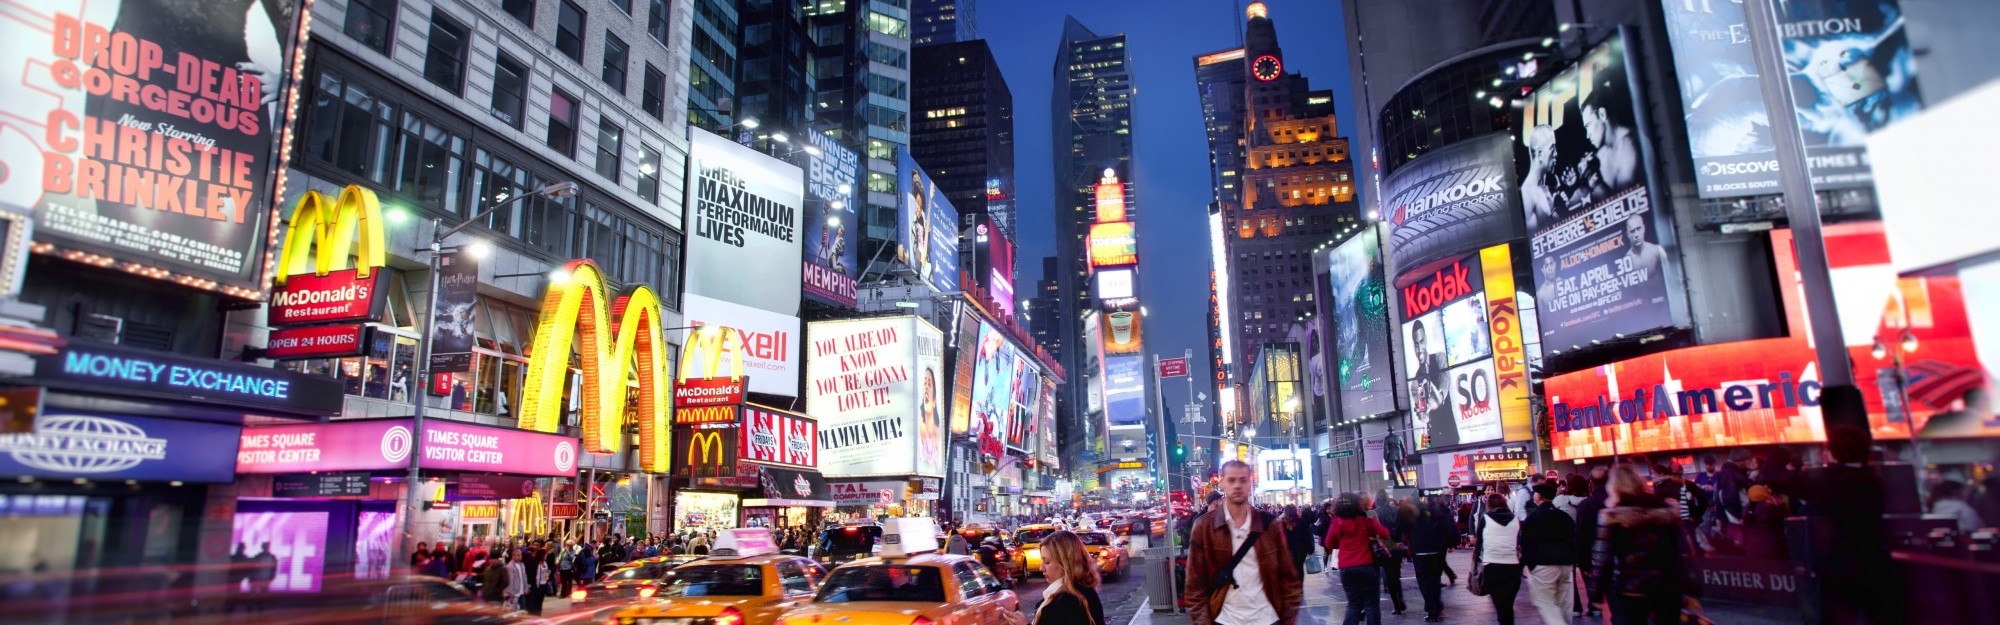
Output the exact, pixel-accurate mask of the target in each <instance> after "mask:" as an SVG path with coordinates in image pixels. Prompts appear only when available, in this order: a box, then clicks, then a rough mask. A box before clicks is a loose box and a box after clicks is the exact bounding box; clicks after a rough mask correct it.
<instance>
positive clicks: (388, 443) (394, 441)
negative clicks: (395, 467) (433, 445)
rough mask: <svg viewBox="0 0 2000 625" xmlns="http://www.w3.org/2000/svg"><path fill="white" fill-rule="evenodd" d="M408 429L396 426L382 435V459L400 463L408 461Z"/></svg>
mask: <svg viewBox="0 0 2000 625" xmlns="http://www.w3.org/2000/svg"><path fill="white" fill-rule="evenodd" d="M410 445H411V440H410V428H407V427H403V426H400V425H398V426H396V427H392V428H389V429H388V431H385V432H383V433H382V459H383V460H387V461H389V462H402V461H404V460H409V459H410Z"/></svg>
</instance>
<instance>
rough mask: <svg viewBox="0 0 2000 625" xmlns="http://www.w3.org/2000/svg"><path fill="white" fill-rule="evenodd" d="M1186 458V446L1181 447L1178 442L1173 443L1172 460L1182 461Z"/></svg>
mask: <svg viewBox="0 0 2000 625" xmlns="http://www.w3.org/2000/svg"><path fill="white" fill-rule="evenodd" d="M1186 457H1187V446H1186V445H1183V444H1181V443H1180V441H1175V442H1174V458H1175V459H1182V458H1186Z"/></svg>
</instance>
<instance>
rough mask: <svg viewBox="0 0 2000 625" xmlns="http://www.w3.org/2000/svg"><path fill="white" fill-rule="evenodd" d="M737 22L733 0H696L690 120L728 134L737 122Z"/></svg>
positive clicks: (689, 82)
mask: <svg viewBox="0 0 2000 625" xmlns="http://www.w3.org/2000/svg"><path fill="white" fill-rule="evenodd" d="M736 28H737V21H736V2H734V0H695V1H694V29H693V31H692V34H691V35H690V36H691V37H692V38H693V40H694V41H693V43H694V45H693V50H694V54H693V55H691V57H692V58H690V59H689V60H688V122H689V123H692V124H694V125H696V126H699V127H702V128H706V129H708V130H711V131H714V132H716V133H720V134H723V135H725V136H727V135H732V134H734V133H731V132H730V126H731V125H732V124H735V123H736V120H735V115H734V113H733V107H734V106H735V102H736V67H737V62H736V61H737V57H736V52H737V32H736Z"/></svg>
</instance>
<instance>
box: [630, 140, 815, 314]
mask: <svg viewBox="0 0 2000 625" xmlns="http://www.w3.org/2000/svg"><path fill="white" fill-rule="evenodd" d="M688 138H689V143H688V163H687V190H686V192H687V195H686V198H685V200H686V202H687V204H686V206H687V224H686V228H687V233H688V239H687V273H686V293H687V294H688V295H700V296H703V297H707V298H710V299H713V300H716V301H721V302H727V303H731V304H739V305H742V306H748V307H751V308H755V309H758V310H763V311H768V312H773V313H777V314H780V315H796V314H798V312H799V293H800V289H799V286H798V285H799V284H801V283H802V282H803V280H804V268H803V266H801V265H800V264H799V258H800V257H801V256H802V254H803V249H804V248H803V247H802V243H803V240H804V237H802V236H801V235H800V231H799V226H800V221H801V220H802V219H803V217H804V210H805V172H804V171H803V170H800V169H799V167H798V166H797V165H793V164H791V163H787V162H785V161H782V160H779V159H777V158H773V157H771V156H769V155H767V154H764V153H762V152H759V151H756V150H753V149H750V148H748V147H744V146H742V145H738V144H737V143H736V142H735V141H731V140H729V139H727V138H724V137H722V136H719V135H716V134H714V133H711V132H708V131H706V130H701V129H691V130H689V131H688ZM602 260H603V261H605V262H610V261H611V260H612V259H608V258H607V259H602Z"/></svg>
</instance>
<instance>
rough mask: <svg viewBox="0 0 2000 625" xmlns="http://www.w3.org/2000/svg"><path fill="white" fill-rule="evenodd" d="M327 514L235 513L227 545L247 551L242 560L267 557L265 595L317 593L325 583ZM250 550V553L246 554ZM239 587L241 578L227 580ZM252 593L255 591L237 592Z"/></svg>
mask: <svg viewBox="0 0 2000 625" xmlns="http://www.w3.org/2000/svg"><path fill="white" fill-rule="evenodd" d="M330 516H331V513H329V512H315V511H303V510H301V511H262V512H238V513H236V516H235V518H234V519H233V520H232V521H233V522H232V524H231V527H230V536H229V539H230V540H229V542H230V544H233V545H257V546H255V547H249V548H248V550H246V551H245V552H244V554H243V555H244V556H246V557H249V558H250V559H251V560H252V561H255V560H257V559H260V558H262V557H263V556H265V555H269V556H271V558H272V559H271V562H272V564H271V566H272V568H271V569H270V570H271V571H272V572H271V573H269V575H270V577H269V578H268V579H267V580H265V581H264V582H262V590H264V591H267V592H319V590H320V584H321V582H323V581H325V576H326V558H327V552H328V551H329V549H328V547H329V545H328V542H327V531H326V530H327V522H328V520H329V518H330ZM250 550H254V552H253V551H250ZM230 581H232V582H235V583H239V584H240V583H243V581H244V580H243V579H242V578H237V579H234V580H230ZM238 590H242V591H244V592H254V591H256V590H257V589H255V588H238Z"/></svg>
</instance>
